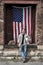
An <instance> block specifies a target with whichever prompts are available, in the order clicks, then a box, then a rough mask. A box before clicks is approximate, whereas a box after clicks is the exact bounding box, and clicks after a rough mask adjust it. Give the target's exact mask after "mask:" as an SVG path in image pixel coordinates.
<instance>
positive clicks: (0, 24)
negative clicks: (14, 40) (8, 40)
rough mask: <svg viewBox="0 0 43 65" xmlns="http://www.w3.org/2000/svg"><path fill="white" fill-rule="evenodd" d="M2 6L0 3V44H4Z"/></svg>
mask: <svg viewBox="0 0 43 65" xmlns="http://www.w3.org/2000/svg"><path fill="white" fill-rule="evenodd" d="M3 14H4V13H3V4H2V3H0V44H3V43H4V19H3V17H4V15H3Z"/></svg>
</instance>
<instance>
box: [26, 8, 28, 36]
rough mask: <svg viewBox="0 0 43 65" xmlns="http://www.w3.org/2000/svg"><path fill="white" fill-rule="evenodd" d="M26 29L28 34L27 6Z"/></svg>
mask: <svg viewBox="0 0 43 65" xmlns="http://www.w3.org/2000/svg"><path fill="white" fill-rule="evenodd" d="M26 31H27V35H28V8H26Z"/></svg>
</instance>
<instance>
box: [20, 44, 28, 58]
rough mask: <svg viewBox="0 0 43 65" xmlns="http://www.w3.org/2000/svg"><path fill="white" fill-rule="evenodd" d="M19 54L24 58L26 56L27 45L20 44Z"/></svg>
mask: <svg viewBox="0 0 43 65" xmlns="http://www.w3.org/2000/svg"><path fill="white" fill-rule="evenodd" d="M19 51H20V55H21V56H22V58H26V56H27V45H22V47H21V48H20V49H19Z"/></svg>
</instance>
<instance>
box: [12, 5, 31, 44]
mask: <svg viewBox="0 0 43 65" xmlns="http://www.w3.org/2000/svg"><path fill="white" fill-rule="evenodd" d="M12 13H13V15H12V18H13V39H14V41H16V43H17V38H18V35H19V34H20V33H21V31H22V28H25V32H26V33H27V35H30V36H31V6H29V7H21V8H20V7H13V8H12Z"/></svg>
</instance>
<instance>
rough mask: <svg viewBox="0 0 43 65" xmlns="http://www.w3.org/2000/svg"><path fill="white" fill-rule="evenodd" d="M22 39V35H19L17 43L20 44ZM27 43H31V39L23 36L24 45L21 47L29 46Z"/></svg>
mask: <svg viewBox="0 0 43 65" xmlns="http://www.w3.org/2000/svg"><path fill="white" fill-rule="evenodd" d="M22 38H23V33H21V34H19V36H18V40H17V41H18V43H19V44H22ZM29 42H31V37H30V36H29V35H27V34H25V35H24V43H23V45H26V44H29Z"/></svg>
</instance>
